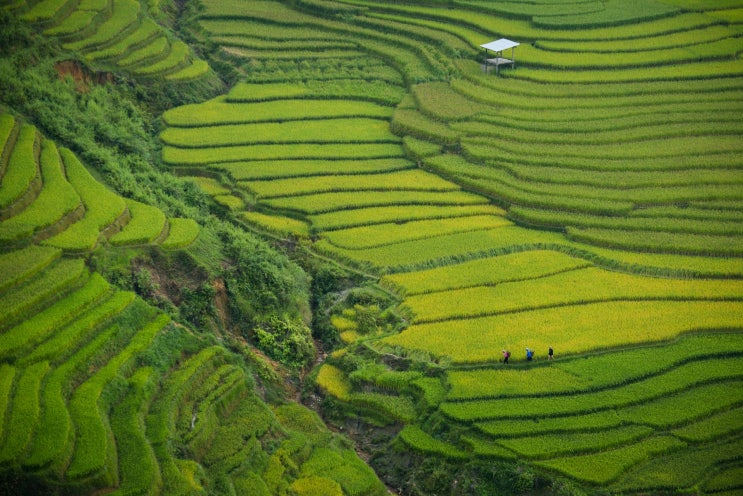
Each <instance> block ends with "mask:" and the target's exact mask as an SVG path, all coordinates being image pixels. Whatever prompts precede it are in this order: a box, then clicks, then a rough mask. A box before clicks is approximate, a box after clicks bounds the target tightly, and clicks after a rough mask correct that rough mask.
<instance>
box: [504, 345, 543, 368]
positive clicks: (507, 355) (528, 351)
mask: <svg viewBox="0 0 743 496" xmlns="http://www.w3.org/2000/svg"><path fill="white" fill-rule="evenodd" d="M501 351H502V353H503V363H504V364H506V365H508V359H509V358H511V352H510V351H508V350H501ZM554 358H555V350H553V349H552V346H550V347H549V349H548V350H547V360H552V359H554ZM533 359H534V350H532V349H531V348H526V361H527V362H530V361H532V360H533Z"/></svg>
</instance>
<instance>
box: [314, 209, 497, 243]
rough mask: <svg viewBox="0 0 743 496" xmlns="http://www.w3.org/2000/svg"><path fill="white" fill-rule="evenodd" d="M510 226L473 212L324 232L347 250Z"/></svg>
mask: <svg viewBox="0 0 743 496" xmlns="http://www.w3.org/2000/svg"><path fill="white" fill-rule="evenodd" d="M510 225H512V224H511V222H509V221H508V220H506V219H504V218H503V217H499V216H492V215H475V216H470V217H456V218H451V219H433V220H411V221H407V222H406V221H404V220H400V221H397V222H395V223H388V224H378V225H373V226H363V227H355V228H350V229H344V230H337V231H332V232H329V233H326V234H325V235H324V238H325V239H327V240H328V241H329V242H330V243H332V244H333V245H335V246H338V247H341V248H347V249H349V250H363V249H366V248H373V247H376V246H384V245H390V244H394V243H401V242H407V241H411V240H416V239H427V238H430V237H434V236H441V235H446V234H452V233H457V232H471V231H478V230H487V229H494V228H499V227H504V226H510Z"/></svg>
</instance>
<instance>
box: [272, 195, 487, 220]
mask: <svg viewBox="0 0 743 496" xmlns="http://www.w3.org/2000/svg"><path fill="white" fill-rule="evenodd" d="M264 203H265V204H266V205H269V206H271V207H274V208H285V209H289V210H296V211H298V212H303V213H306V214H320V213H327V212H334V211H338V210H344V209H349V208H362V207H363V208H369V207H381V206H398V207H401V206H405V205H425V206H444V205H452V206H459V205H485V204H487V200H486V199H485V198H483V197H482V196H478V195H474V194H472V193H466V192H463V191H443V192H440V191H360V192H341V193H320V194H315V195H303V196H289V197H284V198H272V199H268V200H265V201H264Z"/></svg>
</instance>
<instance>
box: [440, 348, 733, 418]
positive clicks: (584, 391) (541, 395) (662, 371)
mask: <svg viewBox="0 0 743 496" xmlns="http://www.w3.org/2000/svg"><path fill="white" fill-rule="evenodd" d="M665 344H667V342H666V343H660V344H653V347H658V346H664V345H665ZM644 347H645V346H642V345H640V346H635V347H634V348H644ZM607 353H611V352H607ZM568 356H569V359H570V360H581V359H584V358H587V357H595V354H594V353H583V354H581V355H568ZM741 357H743V350H741V351H734V352H727V353H724V352H717V353H708V354H701V353H700V354H699V355H695V356H691V357H687V358H683V359H680V360H677V361H675V362H673V363H671V364H669V365H668V366H667V367H665V368H662V369H658V370H654V371H651V372H647V373H644V374H640V375H637V376H634V377H632V378H631V379H624V382H621V383H619V382H617V383H608V384H601V385H597V386H594V387H590V388H585V389H576V390H572V391H545V392H543V393H533V394H514V395H485V396H477V397H473V398H446V399H445V400H444V402H445V403H469V402H473V401H488V400H504V399H505V400H510V399H517V398H548V397H552V396H556V397H562V396H573V395H578V394H592V393H596V392H599V391H608V390H612V389H619V388H621V387H625V386H627V385H629V384H634V383H637V382H642V381H645V380H648V379H652V378H653V377H658V376H661V375H663V374H667V373H668V372H670V371H672V370H675V369H677V368H679V367H681V366H683V365H686V364H689V363H693V362H699V361H710V360H715V359H719V358H741ZM562 360H563V359H561V361H562ZM565 360H567V359H565ZM498 365H499V366H501V367H502V366H503V364H500V363H499V364H498ZM547 365H548V364H545V366H547ZM509 367H510V365H509ZM521 370H524V368H521ZM725 380H735V378H733V379H714V380H711V382H720V381H725ZM691 387H693V386H691ZM559 416H569V415H559Z"/></svg>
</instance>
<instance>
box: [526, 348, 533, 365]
mask: <svg viewBox="0 0 743 496" xmlns="http://www.w3.org/2000/svg"><path fill="white" fill-rule="evenodd" d="M533 357H534V350H532V349H531V348H527V349H526V361H527V362H530V361H531V359H532V358H533Z"/></svg>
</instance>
